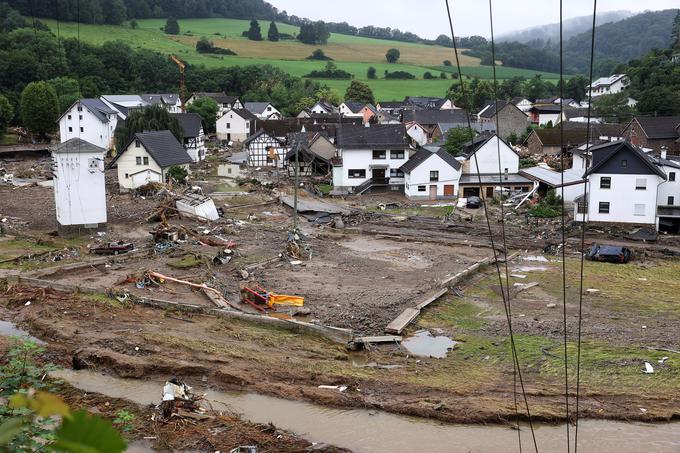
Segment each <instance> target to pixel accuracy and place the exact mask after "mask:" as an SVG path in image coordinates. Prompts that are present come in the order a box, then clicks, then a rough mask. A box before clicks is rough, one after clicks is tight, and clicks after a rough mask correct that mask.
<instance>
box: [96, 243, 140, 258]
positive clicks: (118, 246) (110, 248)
mask: <svg viewBox="0 0 680 453" xmlns="http://www.w3.org/2000/svg"><path fill="white" fill-rule="evenodd" d="M134 248H135V246H134V245H133V244H132V243H131V242H122V241H120V242H107V243H106V244H102V245H99V246H97V247H94V248H91V249H90V253H95V254H97V255H120V254H121V253H127V252H130V251H132V250H134Z"/></svg>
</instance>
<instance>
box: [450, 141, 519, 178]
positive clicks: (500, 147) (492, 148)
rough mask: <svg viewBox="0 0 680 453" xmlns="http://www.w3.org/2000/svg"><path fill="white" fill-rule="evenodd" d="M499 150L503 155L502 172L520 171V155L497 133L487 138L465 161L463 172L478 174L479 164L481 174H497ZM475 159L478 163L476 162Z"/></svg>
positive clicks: (514, 172) (501, 161)
mask: <svg viewBox="0 0 680 453" xmlns="http://www.w3.org/2000/svg"><path fill="white" fill-rule="evenodd" d="M499 152H500V157H501V160H500V163H501V165H500V171H501V173H508V174H516V173H519V155H517V153H516V152H515V151H513V149H512V148H510V147H509V146H508V145H507V144H506V143H505V142H504V141H503V140H500V139H499V138H498V137H497V136H495V135H494V136H493V137H491V138H490V139H489V140H487V142H486V143H484V144H483V145H482V146H481V147H480V148H479V149H478V150H477V151H476V152H475V154H473V155H472V156H471V157H470V159H468V160H466V161H465V162H464V163H463V173H464V174H474V175H476V174H477V164H478V165H479V173H480V174H482V175H484V174H487V175H489V174H490V175H497V174H498V168H499V166H498V154H499ZM475 159H476V161H477V163H475Z"/></svg>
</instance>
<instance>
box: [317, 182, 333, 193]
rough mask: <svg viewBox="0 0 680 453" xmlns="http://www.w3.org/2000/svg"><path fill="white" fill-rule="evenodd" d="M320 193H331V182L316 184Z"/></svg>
mask: <svg viewBox="0 0 680 453" xmlns="http://www.w3.org/2000/svg"><path fill="white" fill-rule="evenodd" d="M316 187H317V188H318V189H319V190H320V191H321V193H322V194H324V195H328V194H329V193H331V190H333V185H332V184H319V185H317V186H316Z"/></svg>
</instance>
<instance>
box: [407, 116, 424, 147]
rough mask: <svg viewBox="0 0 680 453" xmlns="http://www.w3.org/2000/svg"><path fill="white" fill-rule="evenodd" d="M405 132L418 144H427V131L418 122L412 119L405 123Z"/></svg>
mask: <svg viewBox="0 0 680 453" xmlns="http://www.w3.org/2000/svg"><path fill="white" fill-rule="evenodd" d="M406 133H407V134H408V136H409V137H411V139H412V140H413V141H414V142H415V143H417V144H419V145H420V146H424V145H426V144H427V131H426V130H425V128H424V127H423V126H421V125H420V124H418V123H416V122H414V121H412V122H410V123H406Z"/></svg>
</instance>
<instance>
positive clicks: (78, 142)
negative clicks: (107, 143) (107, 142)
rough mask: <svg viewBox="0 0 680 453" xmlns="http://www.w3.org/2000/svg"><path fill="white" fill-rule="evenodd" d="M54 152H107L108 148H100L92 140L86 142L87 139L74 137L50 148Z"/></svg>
mask: <svg viewBox="0 0 680 453" xmlns="http://www.w3.org/2000/svg"><path fill="white" fill-rule="evenodd" d="M50 150H51V151H52V152H53V153H55V154H61V153H71V154H73V153H101V154H103V153H106V150H105V149H104V148H100V147H99V146H95V145H93V144H92V143H90V142H86V141H85V140H83V139H81V138H78V137H76V138H72V139H71V140H67V141H65V142H64V143H61V144H59V145H56V146H55V147H53V148H51V149H50Z"/></svg>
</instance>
